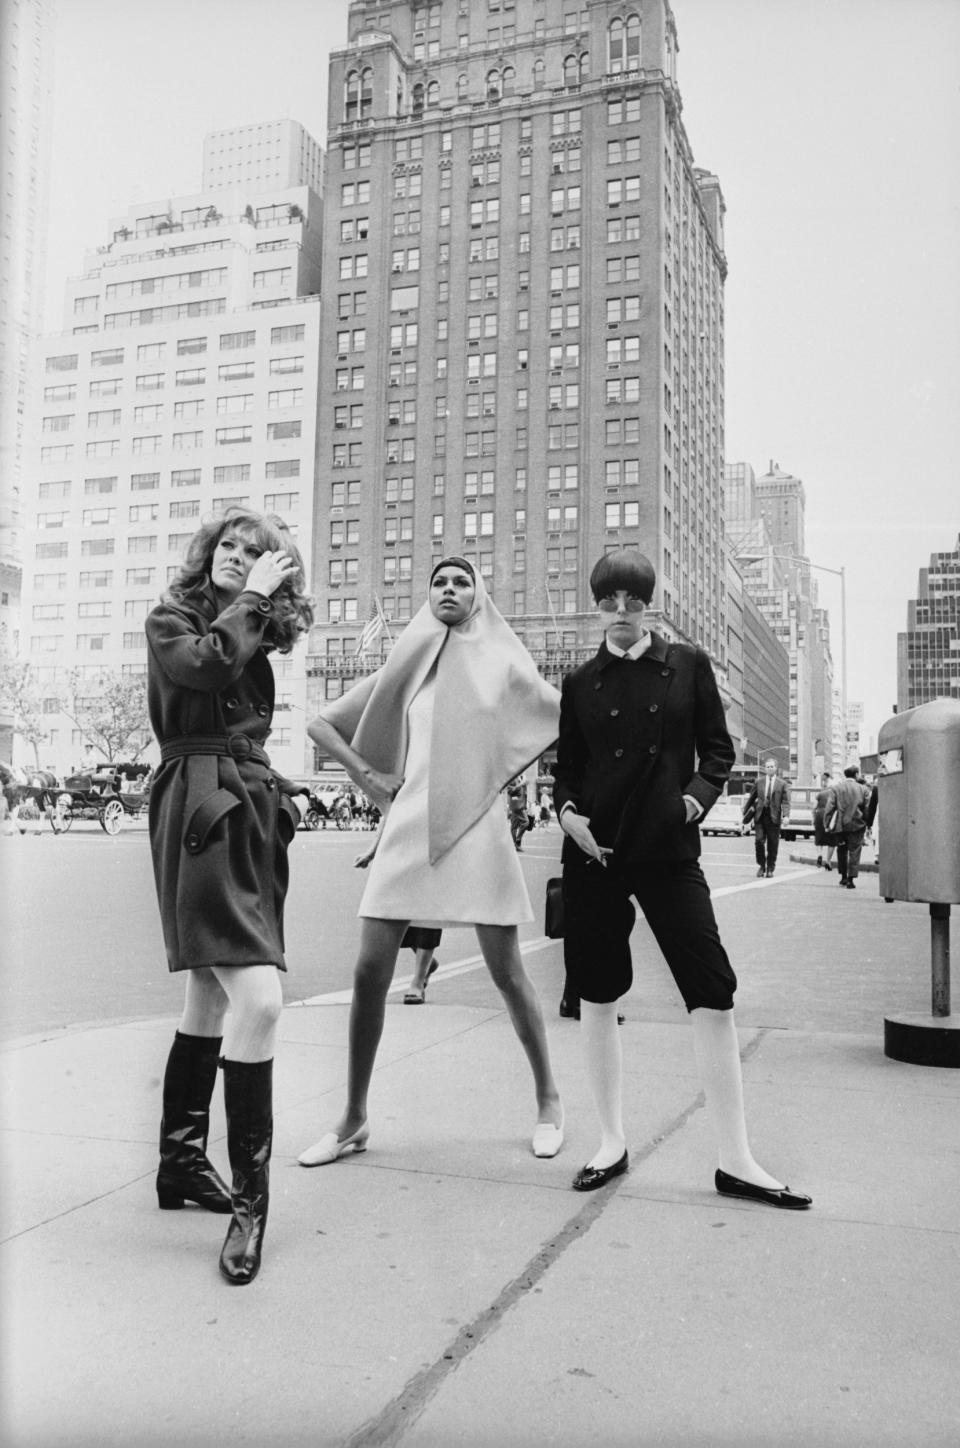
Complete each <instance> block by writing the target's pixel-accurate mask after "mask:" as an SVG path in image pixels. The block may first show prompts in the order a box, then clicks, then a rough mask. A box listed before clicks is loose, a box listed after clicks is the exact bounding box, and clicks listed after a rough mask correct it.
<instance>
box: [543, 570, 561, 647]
mask: <svg viewBox="0 0 960 1448" xmlns="http://www.w3.org/2000/svg"><path fill="white" fill-rule="evenodd" d="M546 593H547V607H548V608H549V610H550V617H551V618H552V619H553V628H554V632H555V634H556V647H557V648H559V647H560V625H559V623H558V622H557V614H556V610H555V608H554V606H553V595H552V594H551V592H550V585H549V583H548V584H547V585H546Z"/></svg>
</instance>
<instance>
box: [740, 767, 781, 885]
mask: <svg viewBox="0 0 960 1448" xmlns="http://www.w3.org/2000/svg"><path fill="white" fill-rule="evenodd" d="M789 816H790V788H789V785H788V784H787V781H786V780H785V779H781V777H780V775H779V774H778V773H777V761H776V760H775V759H768V760H767V762H766V764H765V765H764V773H763V774H762V775H761V776H760V778H759V779H758V780H757V782H756V784H755V785H754V786H753V789H752V790H751V791H750V793H749V795H748V796H747V802H746V804H745V805H744V809H743V822H744V824H745V825H748V824H749V823H750V821H751V820H752V821H753V842H754V849H755V851H756V856H757V877H758V879H762V878H763V876H764V875H772V874H773V872H774V870H775V869H776V868H777V854H778V852H779V850H780V831H781V830H782V828H783V826H784V825H785V824H786V823H787V820H788V818H789Z"/></svg>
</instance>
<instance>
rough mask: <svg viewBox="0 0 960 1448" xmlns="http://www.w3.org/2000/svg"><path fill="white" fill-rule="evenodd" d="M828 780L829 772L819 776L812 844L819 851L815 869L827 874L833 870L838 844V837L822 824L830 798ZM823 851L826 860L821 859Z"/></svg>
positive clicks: (814, 808)
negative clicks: (821, 869)
mask: <svg viewBox="0 0 960 1448" xmlns="http://www.w3.org/2000/svg"><path fill="white" fill-rule="evenodd" d="M830 779H831V776H830V773H829V772H827V773H825V774H823V775H822V776H821V778H820V789H819V791H818V793H817V798H816V801H815V803H814V806H813V843H814V844H815V845H816V846H817V848H818V850H819V851H820V853H819V854H818V855H817V869H818V870H819V869H820V868H821V867H822V868H823V869H824V870H826V871H827V873H828V874H829V872H830V871H831V870H832V869H833V856H834V852H835V851H836V848H837V845H838V844H839V843H840V841H839V837H838V836H837V835H835V834H832V833H830V832H829V831H828V830H827V827H826V824H825V823H824V821H825V819H826V813H827V800H828V798H829V796H830ZM824 850H826V852H827V857H826V859H824V857H823V851H824Z"/></svg>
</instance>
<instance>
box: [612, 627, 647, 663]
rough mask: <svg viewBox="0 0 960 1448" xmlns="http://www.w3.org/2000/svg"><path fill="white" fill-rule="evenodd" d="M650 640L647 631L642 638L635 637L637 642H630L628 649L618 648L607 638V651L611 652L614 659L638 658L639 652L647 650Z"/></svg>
mask: <svg viewBox="0 0 960 1448" xmlns="http://www.w3.org/2000/svg"><path fill="white" fill-rule="evenodd" d="M650 642H651V640H650V634H649V632H648V633H645V634H644V635H643V637H642V638H639V639H637V642H636V643H635V644H631V645H630V647H629V648H628V649H620V648H618V647H617V645H616V644H612V643H611V642H610V640H609V639H607V640H606V644H607V652H608V653H611V654H613V656H614V658H615V659H639V658H640V656H641V654H645V653H646V652H647V649H648V648H649V647H650Z"/></svg>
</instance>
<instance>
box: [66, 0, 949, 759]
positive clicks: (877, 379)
mask: <svg viewBox="0 0 960 1448" xmlns="http://www.w3.org/2000/svg"><path fill="white" fill-rule="evenodd" d="M56 3H57V9H58V15H57V27H56V55H55V70H54V112H53V130H52V140H51V160H50V195H49V203H48V204H49V233H48V249H47V305H46V322H45V326H46V329H47V330H48V331H59V330H60V329H61V326H62V320H63V318H62V296H63V284H64V280H65V278H66V277H67V276H73V275H78V274H80V273H81V272H82V271H83V266H84V255H85V252H86V251H87V249H89V248H93V247H96V246H97V245H98V244H101V243H103V242H105V241H106V240H107V239H108V221H109V219H110V218H111V217H112V216H116V215H118V214H120V213H122V212H124V211H125V210H126V208H127V206H128V205H130V204H131V203H132V202H136V201H146V200H154V199H162V198H164V197H167V196H178V195H186V194H189V193H190V192H191V191H194V190H199V187H200V173H201V161H202V143H203V137H204V135H205V134H206V133H207V132H208V131H211V130H219V129H223V128H226V127H230V126H238V125H245V124H249V123H252V122H256V121H267V120H275V119H278V118H281V117H291V118H293V119H295V120H298V121H301V122H302V123H303V124H304V125H305V126H306V127H307V129H308V130H309V131H310V132H311V133H312V134H313V135H314V136H315V137H316V139H317V140H318V141H319V142H320V143H321V144H325V141H326V74H327V55H328V52H329V50H330V49H331V47H333V48H336V47H338V46H340V45H343V44H344V43H345V41H346V28H347V21H346V17H347V8H348V7H347V0H163V3H162V4H158V3H157V0H56ZM473 3H482V0H473ZM673 11H674V15H675V17H676V22H677V30H678V36H679V64H678V80H679V84H680V91H681V95H682V98H683V121H684V125H685V127H686V131H687V135H688V138H689V141H690V144H691V147H692V151H693V158H694V163H695V165H697V166H700V167H703V168H705V169H707V170H709V171H712V172H714V173H715V174H716V175H717V176H718V177H719V179H720V184H721V187H722V190H723V193H724V198H725V201H726V206H727V212H726V229H725V251H726V257H727V262H728V266H729V274H728V278H727V285H726V458H727V460H728V461H729V462H749V463H750V464H751V465H752V466H753V467H754V469H755V470H756V472H757V473H758V475H759V474H762V473H764V472H766V470H767V468H768V467H769V465H770V462H771V461H773V462H775V463H777V464H778V465H779V466H780V467H781V468H782V469H783V470H784V471H786V472H789V473H792V474H794V475H795V476H797V477H799V478H801V479H802V480H803V483H804V487H805V490H806V551H807V553H808V555H809V557H810V559H811V562H812V563H813V564H814V565H815V567H816V569H817V571H816V572H815V574H814V576H815V578H816V580H817V584H818V588H819V591H820V600H821V602H822V603H823V604H824V605H825V606H826V607H827V608H829V610H830V618H831V634H832V646H833V657H834V663H835V670H836V677H837V682H838V684H839V681H840V677H841V672H842V655H843V650H842V646H841V636H842V630H841V609H840V591H841V590H840V578H839V576H838V574H837V572H836V570H840V569H841V568H842V569H843V570H844V575H845V583H846V590H845V591H846V615H847V620H846V621H847V627H846V634H847V654H848V658H847V670H846V672H847V697H848V699H849V700H851V701H859V702H862V703H863V705H864V711H865V727H864V733H863V735H862V739H861V743H862V747H863V748H865V749H867V748H870V747H871V745H872V742H873V738H874V736H875V735H876V731H877V730H878V728H879V726H880V725H881V724H882V723H883V721H884V720H885V719H887V718H888V717H889V716H890V714H891V713H892V712H893V706H894V704H895V702H896V652H897V633H898V631H902V630H903V629H904V628H905V626H906V611H907V600H908V599H909V598H913V597H915V596H916V593H917V583H918V572H919V569H920V568H921V567H925V566H926V565H927V563H928V562H929V555H930V554H931V553H933V552H939V551H949V550H951V549H953V548H954V547H955V546H956V543H957V538H958V535H960V468H958V460H960V265H958V259H960V185H958V182H960V174H958V173H960V163H958V158H960V83H958V77H960V0H910V4H909V5H908V6H905V5H904V4H903V0H673ZM831 570H833V571H831Z"/></svg>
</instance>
